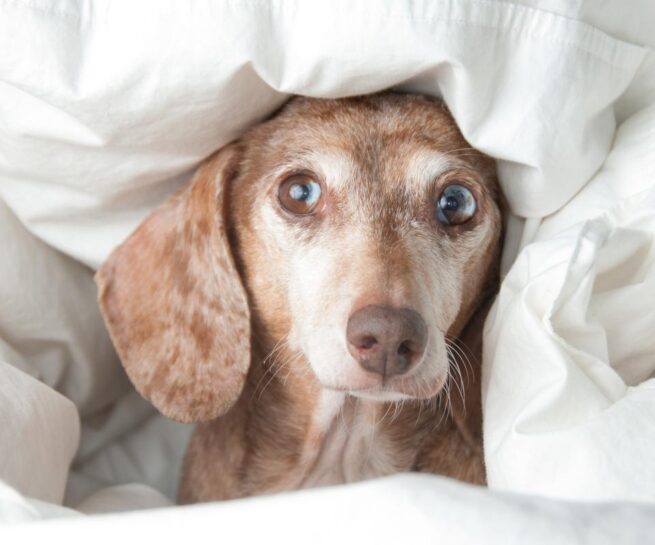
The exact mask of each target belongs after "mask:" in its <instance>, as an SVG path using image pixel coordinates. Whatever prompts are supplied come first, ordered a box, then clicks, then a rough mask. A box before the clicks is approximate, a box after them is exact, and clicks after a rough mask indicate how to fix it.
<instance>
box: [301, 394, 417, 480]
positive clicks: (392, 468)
mask: <svg viewBox="0 0 655 545" xmlns="http://www.w3.org/2000/svg"><path fill="white" fill-rule="evenodd" d="M389 418H390V415H388V414H387V415H384V414H381V411H380V406H379V405H377V404H374V403H369V402H365V401H361V400H357V401H356V400H352V399H348V398H346V396H345V395H343V394H341V393H334V392H327V391H324V392H323V393H322V394H321V396H320V399H319V403H318V404H317V407H316V409H315V411H314V414H313V423H312V429H311V430H310V436H309V440H308V441H307V443H306V444H305V449H304V452H303V463H302V464H301V466H302V467H303V468H304V471H303V475H302V480H301V482H300V483H299V484H298V488H311V487H315V486H324V485H333V484H341V483H348V482H353V481H360V480H364V479H370V478H373V477H379V476H383V475H389V474H393V473H398V472H400V471H408V470H409V469H411V466H412V464H413V461H414V456H413V455H414V453H413V452H411V449H407V448H404V447H403V446H402V445H399V444H398V443H397V442H395V441H393V440H392V436H391V434H390V430H389V426H388V422H389Z"/></svg>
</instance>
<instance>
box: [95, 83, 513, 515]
mask: <svg viewBox="0 0 655 545" xmlns="http://www.w3.org/2000/svg"><path fill="white" fill-rule="evenodd" d="M503 214H504V213H503V198H502V195H501V193H500V189H499V186H498V182H497V178H496V171H495V164H494V162H493V160H492V159H491V158H489V157H487V156H485V155H484V154H482V153H481V152H479V151H476V150H474V149H473V148H471V146H470V145H469V144H468V143H467V142H466V141H465V140H464V138H463V136H462V134H461V133H460V131H459V130H458V128H457V125H456V124H455V122H454V120H453V118H452V117H451V115H450V113H449V112H448V110H447V108H446V106H445V105H444V104H443V102H441V101H440V100H439V99H435V98H430V97H425V96H421V95H411V94H401V93H394V92H385V93H380V94H375V95H368V96H361V97H354V98H345V99H336V100H328V99H314V98H304V97H295V98H293V99H292V100H290V101H289V102H288V103H287V104H286V105H285V106H283V107H282V109H281V110H280V111H279V112H278V113H277V114H276V115H274V116H273V117H272V118H271V119H269V120H267V121H265V122H263V123H261V124H259V125H257V126H255V127H253V128H252V129H250V130H249V131H248V132H246V133H245V134H244V135H243V136H242V137H241V138H240V139H239V140H237V141H235V142H233V143H230V144H229V145H227V146H226V147H224V148H222V149H221V150H219V151H218V152H217V153H216V154H214V155H213V156H212V157H211V158H209V159H208V160H206V161H205V163H204V164H203V165H202V166H201V167H200V168H199V170H198V171H197V173H196V175H195V177H194V178H193V180H192V181H191V183H190V184H189V185H188V186H186V187H184V188H182V190H181V191H179V192H178V193H176V194H175V195H173V196H172V197H171V198H170V199H169V200H168V201H167V202H165V204H163V205H162V206H160V207H159V208H158V209H156V210H155V211H154V212H153V213H152V214H151V215H150V216H149V217H148V218H147V219H146V220H145V221H144V222H143V223H142V224H141V226H140V227H139V228H138V229H137V230H136V231H135V232H134V233H133V234H132V235H131V236H130V237H129V238H128V239H127V240H126V241H125V242H124V243H123V244H121V245H120V246H119V247H118V248H117V249H116V250H114V252H113V253H112V254H111V256H110V257H109V258H108V260H107V261H106V262H105V263H104V264H103V266H102V267H101V268H100V270H99V271H98V273H97V275H96V281H97V284H98V288H99V304H100V307H101V310H102V313H103V317H104V319H105V322H106V324H107V327H108V330H109V333H110V335H111V338H112V340H113V342H114V344H115V347H116V350H117V352H118V354H119V356H120V359H121V361H122V363H123V365H124V367H125V370H126V372H127V374H128V376H129V377H130V379H131V380H132V382H133V383H134V385H135V387H136V389H137V390H138V391H139V392H140V393H141V395H143V397H145V398H146V399H148V400H150V401H151V402H152V404H153V405H154V406H155V407H156V408H157V409H159V410H160V411H161V412H162V413H163V414H165V415H167V416H168V417H170V418H172V419H175V420H178V421H182V422H196V423H198V425H197V426H196V428H195V431H194V433H193V436H192V438H191V441H190V444H189V447H188V450H187V454H186V457H185V461H184V464H183V469H182V477H181V481H180V485H179V492H178V495H179V500H180V501H181V502H182V503H190V502H198V501H210V500H224V499H232V498H241V497H246V496H252V495H257V494H265V493H273V492H278V491H285V490H293V489H300V488H307V487H314V486H321V485H329V484H338V483H346V482H351V481H357V480H362V479H367V478H372V477H376V476H382V475H388V474H392V473H397V472H404V471H422V472H429V473H438V474H443V475H447V476H451V477H454V478H457V479H461V480H463V481H467V482H471V483H478V484H483V483H484V482H485V470H484V461H483V451H482V439H481V420H482V419H481V401H480V384H479V372H480V364H479V359H480V348H481V331H482V325H483V322H484V319H485V316H486V314H487V312H488V310H489V308H490V305H491V302H492V301H493V298H494V295H495V294H496V292H497V289H498V284H499V259H500V252H501V245H502V235H503ZM466 375H468V377H467V376H466Z"/></svg>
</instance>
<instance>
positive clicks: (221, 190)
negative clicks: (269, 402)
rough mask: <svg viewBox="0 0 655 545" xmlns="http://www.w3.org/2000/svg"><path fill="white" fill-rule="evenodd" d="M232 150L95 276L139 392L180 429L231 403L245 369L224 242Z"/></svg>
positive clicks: (244, 315)
mask: <svg viewBox="0 0 655 545" xmlns="http://www.w3.org/2000/svg"><path fill="white" fill-rule="evenodd" d="M238 156H239V152H238V148H237V145H236V144H232V145H230V146H228V147H226V148H223V149H222V150H221V151H220V152H218V154H217V155H215V156H214V157H213V158H212V159H210V160H209V161H207V162H206V163H205V164H204V165H203V166H202V167H201V168H200V170H199V171H198V172H197V173H196V175H195V178H194V179H193V181H192V182H191V184H190V185H189V186H187V187H186V188H185V189H184V190H183V191H181V192H179V193H177V194H175V195H173V196H172V197H171V198H170V199H169V200H168V201H167V202H166V203H164V204H163V205H162V206H161V207H159V208H158V209H157V210H155V211H154V212H153V213H152V214H151V215H150V216H149V217H148V218H147V219H146V220H145V221H144V222H143V223H142V224H141V226H140V227H139V228H138V229H137V230H136V231H135V232H134V233H133V234H132V235H131V236H130V237H129V238H128V239H127V240H126V241H125V242H124V243H123V244H121V245H120V246H119V247H118V248H116V250H114V252H113V253H112V254H111V256H110V257H109V259H108V260H107V261H106V262H105V263H104V265H103V266H102V268H101V269H100V270H99V271H98V273H97V274H96V282H97V284H98V288H99V302H100V307H101V310H102V314H103V316H104V319H105V322H106V324H107V327H108V328H109V333H110V335H111V338H112V340H113V342H114V345H115V346H116V350H117V351H118V355H119V356H120V359H121V361H122V362H123V365H124V367H125V370H126V371H127V374H128V376H129V377H130V379H131V380H132V382H133V383H134V385H135V386H136V389H137V390H138V391H139V393H140V394H141V395H142V396H143V397H145V398H146V399H148V400H150V401H151V402H152V404H153V405H154V406H155V407H157V409H159V410H160V411H161V412H162V413H164V414H165V415H166V416H168V417H170V418H172V419H174V420H179V421H182V422H200V421H207V420H211V419H213V418H215V417H217V416H220V415H222V414H224V413H225V412H226V411H227V410H228V409H229V408H230V407H231V406H232V405H233V404H234V402H235V401H236V400H237V398H238V397H239V395H240V393H241V390H242V389H243V385H244V382H245V378H246V375H247V372H248V367H249V364H250V313H249V309H248V302H247V296H246V293H245V290H244V288H243V285H242V283H241V279H240V277H239V274H238V272H237V269H236V267H235V262H234V258H233V256H232V251H231V248H230V243H229V240H228V236H227V226H226V220H225V218H226V216H227V212H226V210H227V203H226V198H227V197H226V195H227V193H228V188H227V183H228V181H229V179H230V178H231V177H232V176H233V175H234V173H235V171H236V168H237V166H238Z"/></svg>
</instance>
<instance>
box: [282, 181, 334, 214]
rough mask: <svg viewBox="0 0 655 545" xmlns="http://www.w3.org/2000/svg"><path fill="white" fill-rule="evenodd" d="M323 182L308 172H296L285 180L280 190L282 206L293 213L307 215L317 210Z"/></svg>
mask: <svg viewBox="0 0 655 545" xmlns="http://www.w3.org/2000/svg"><path fill="white" fill-rule="evenodd" d="M322 193H323V191H322V190H321V184H319V183H318V182H317V181H316V180H314V179H313V178H312V177H311V176H308V175H307V174H295V175H293V176H290V177H289V178H287V179H286V180H284V181H283V182H282V183H281V184H280V188H279V190H278V198H279V200H280V204H281V205H282V207H283V208H284V209H285V210H287V211H289V212H291V213H292V214H298V215H305V214H311V213H312V212H314V211H316V209H317V207H318V205H319V203H320V202H321V197H322Z"/></svg>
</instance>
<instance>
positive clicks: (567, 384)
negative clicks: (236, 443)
mask: <svg viewBox="0 0 655 545" xmlns="http://www.w3.org/2000/svg"><path fill="white" fill-rule="evenodd" d="M654 25H655V5H654V4H652V2H650V1H649V0H643V1H640V0H634V1H633V2H631V3H630V7H629V8H628V7H626V2H625V0H608V1H605V2H602V3H597V2H584V1H583V0H579V1H576V2H564V1H561V2H559V1H552V0H551V1H543V2H539V1H537V0H522V1H517V2H506V1H491V0H456V1H455V0H453V1H451V2H445V1H444V2H434V1H433V0H425V1H424V2H421V1H415V2H400V1H391V2H384V3H381V2H377V1H375V0H369V1H366V0H341V1H339V0H336V1H330V2H328V1H319V0H316V1H315V0H312V1H311V2H302V1H301V0H297V1H295V2H294V1H284V2H282V1H279V2H275V1H270V2H268V1H266V2H264V1H249V2H236V1H234V2H229V1H213V2H209V1H207V2H202V1H194V2H174V1H172V0H160V1H157V2H154V1H153V2H148V1H143V2H130V3H125V2H96V3H91V2H84V1H82V0H68V1H66V0H59V1H56V0H47V1H46V0H43V1H40V0H31V1H27V0H24V1H21V0H0V51H2V54H0V199H1V202H0V226H1V229H0V248H2V256H0V257H1V259H0V278H1V279H2V282H0V361H1V362H2V363H0V479H1V480H2V481H4V483H5V484H1V483H0V518H4V519H6V520H14V521H17V520H31V519H38V518H47V517H52V516H58V515H70V516H72V517H73V518H72V519H71V518H66V519H62V520H61V521H59V522H57V523H56V527H57V528H60V529H61V528H62V526H66V528H67V531H77V532H79V534H78V535H82V532H85V531H87V530H88V529H89V528H90V527H94V528H96V529H97V531H98V532H100V531H101V530H102V529H104V528H106V527H112V528H125V526H123V525H127V524H128V523H129V524H132V525H141V526H140V527H142V528H152V527H153V526H154V525H157V526H158V527H160V528H163V529H165V528H166V524H167V522H166V521H170V520H171V519H170V514H169V513H168V511H163V512H161V514H157V513H152V514H147V515H146V514H131V515H117V516H116V517H112V518H98V519H96V518H91V519H80V518H78V517H77V516H76V513H77V512H79V511H84V512H95V513H97V512H107V511H116V510H129V509H137V508H142V507H159V506H162V505H165V504H167V503H168V502H169V501H170V500H167V499H166V496H167V497H168V498H172V497H173V496H174V491H175V484H176V481H177V473H178V470H179V463H180V459H181V456H182V453H183V451H184V447H185V443H186V440H187V438H188V434H189V431H190V430H189V427H187V426H182V425H179V424H175V423H172V422H169V421H167V420H166V419H164V418H163V417H161V416H158V415H156V414H155V413H154V411H153V410H152V408H151V407H150V406H149V405H148V404H147V403H145V402H144V401H143V400H141V399H140V398H139V397H138V396H137V395H136V394H135V392H134V391H133V390H132V389H131V387H130V385H129V383H128V381H127V380H126V378H125V376H124V374H123V372H122V370H121V368H120V364H119V363H118V361H117V359H116V357H115V355H114V353H113V351H112V349H111V345H110V342H109V340H108V338H107V335H106V333H105V330H104V327H103V325H102V321H101V319H100V316H99V313H98V310H97V306H96V303H95V288H94V285H93V282H92V274H93V271H92V268H94V267H96V266H97V265H98V264H100V263H101V262H102V260H103V259H104V258H105V257H106V256H107V254H108V253H109V252H110V251H111V249H112V248H113V247H114V246H116V245H117V244H118V243H120V241H121V240H122V239H123V238H125V236H127V234H129V232H130V231H131V230H132V229H134V228H135V227H136V225H138V223H139V222H140V221H141V220H142V219H143V218H144V217H145V216H146V215H147V214H148V212H149V211H151V210H152V209H153V208H154V207H155V206H157V205H158V204H159V203H161V202H162V200H163V199H164V198H165V197H166V196H167V195H169V194H170V193H171V192H172V191H173V190H174V189H175V188H177V187H179V186H180V185H181V184H182V183H184V182H185V181H186V180H188V177H189V175H190V173H191V172H192V171H193V169H194V168H195V167H196V166H197V165H198V163H199V162H200V161H201V160H202V159H203V158H204V157H206V156H207V155H208V154H210V153H211V152H212V151H214V150H215V149H217V148H219V147H221V146H222V145H224V144H225V143H227V142H228V141H230V140H231V139H233V138H235V137H238V135H239V134H240V133H241V132H243V130H245V128H247V127H248V126H250V125H251V124H253V123H255V122H257V121H258V120H260V119H262V118H263V117H265V116H266V115H268V114H270V113H271V112H273V111H274V110H275V109H276V108H277V107H279V105H280V104H282V103H283V102H284V101H285V100H286V99H287V98H288V96H289V95H290V94H293V93H300V94H306V95H312V96H330V97H336V96H345V95H353V94H359V93H366V92H373V91H377V90H381V89H385V88H389V87H397V88H399V89H402V90H409V91H416V92H424V93H429V94H434V95H441V96H443V98H444V100H445V101H446V103H447V104H448V106H449V107H450V109H451V111H452V112H453V115H454V116H455V118H456V120H457V122H458V124H459V125H460V127H461V129H462V131H463V133H464V135H465V136H466V138H467V139H468V140H469V141H470V142H471V144H472V145H473V146H475V147H477V148H479V149H481V150H483V151H484V152H486V153H488V154H490V155H492V156H494V157H495V158H496V159H497V160H498V168H499V175H500V179H501V183H502V185H503V188H504V190H505V193H506V195H507V199H508V201H509V204H510V205H511V208H512V212H513V214H514V215H513V216H512V217H511V218H510V221H509V224H508V231H507V244H506V251H505V256H504V271H505V272H507V276H506V277H505V279H504V282H503V285H502V289H501V292H500V296H499V298H498V300H497V302H496V305H495V306H494V309H493V311H492V314H491V316H490V318H489V320H488V321H487V326H486V337H485V341H486V344H485V354H484V387H483V393H484V410H485V422H484V424H485V429H484V431H485V447H486V461H487V467H488V476H489V485H490V487H491V488H492V489H504V490H511V491H513V492H518V493H531V494H535V495H539V496H551V497H557V498H561V499H569V500H590V501H591V500H612V501H630V500H643V501H647V502H655V457H654V456H653V455H652V453H653V452H655V379H654V378H653V377H654V374H655V340H654V338H653V336H652V334H651V332H652V331H653V330H655V310H654V309H655V55H653V47H655V36H653V34H652V28H653V26H654ZM153 281H156V276H154V277H153ZM80 420H81V427H80ZM80 430H81V433H80ZM78 439H79V445H78ZM71 462H72V464H73V465H72V471H71V472H70V473H69V472H68V466H69V464H70V463H71ZM132 482H135V483H141V484H139V485H133V486H127V487H118V488H116V487H115V486H114V485H120V484H125V483H132ZM109 487H112V488H109ZM162 494H163V495H162ZM357 497H361V498H362V503H358V504H357V505H358V507H357V509H356V510H353V511H352V512H350V511H347V510H345V508H346V506H347V505H348V503H344V501H345V498H357ZM370 498H375V500H376V501H372V500H371V499H370ZM449 498H453V499H454V500H453V502H452V504H448V501H447V500H448V499H449ZM62 502H64V503H65V505H67V506H68V507H67V508H64V507H59V505H61V504H62ZM377 502H381V503H380V505H387V509H388V510H389V511H391V510H392V508H393V509H399V510H400V511H398V512H399V513H402V517H400V518H397V525H396V526H394V523H393V522H392V521H390V520H389V517H387V516H386V515H385V524H388V525H389V526H384V527H382V526H378V528H392V529H393V528H395V529H393V530H390V532H391V533H389V534H388V535H396V534H393V532H396V531H398V532H399V531H400V529H401V527H406V523H405V522H404V521H405V520H414V521H415V522H416V524H417V526H416V528H417V529H422V531H423V533H425V534H430V532H436V531H437V530H438V529H441V530H442V531H443V532H445V533H446V534H445V535H447V536H451V537H452V539H453V542H457V540H458V539H459V540H466V538H471V537H472V536H473V537H474V536H480V535H482V536H486V537H487V538H488V539H489V540H493V539H498V540H499V542H503V543H507V542H511V541H501V538H502V536H505V537H507V536H508V535H512V536H514V537H517V536H519V535H520V532H519V533H514V534H511V532H517V528H528V527H530V531H533V532H534V533H533V534H526V535H529V536H532V537H534V539H542V538H543V540H544V542H548V543H553V540H554V539H556V538H558V537H560V538H561V539H562V540H564V541H566V539H567V538H569V537H571V536H575V535H579V534H580V533H584V532H582V529H581V527H579V526H577V525H576V522H575V519H576V517H578V516H579V517H582V518H584V519H585V520H589V521H590V522H589V524H590V528H592V527H594V525H596V526H595V527H596V528H601V527H605V528H607V527H610V526H611V527H612V528H613V529H614V530H613V531H616V529H617V528H621V527H623V528H625V529H626V532H628V531H630V532H632V531H634V532H644V533H645V532H647V531H648V524H647V521H648V520H650V521H651V528H650V531H653V528H652V525H653V524H655V522H653V521H655V506H654V505H652V504H651V505H650V506H649V505H647V504H644V505H643V506H641V507H638V506H636V505H635V504H630V503H626V504H623V505H621V506H618V505H617V504H613V505H609V504H608V505H594V504H589V505H582V504H569V503H558V502H552V501H547V500H545V499H538V497H527V496H526V497H522V496H520V495H504V494H499V493H498V492H493V491H492V492H489V491H485V490H482V489H471V488H469V487H465V486H463V485H459V484H457V483H451V482H448V481H445V480H443V479H435V478H431V477H429V476H415V477H411V478H410V477H399V478H396V479H391V480H382V481H379V482H375V483H371V484H369V485H363V486H359V487H358V486H354V487H344V488H338V489H333V490H326V491H315V492H311V493H304V494H289V495H286V496H280V497H278V498H270V499H262V500H253V501H248V502H235V503H233V504H228V505H216V506H203V507H197V508H192V509H188V508H187V509H181V508H178V509H180V510H179V511H174V512H176V513H179V515H176V516H179V517H183V518H184V520H186V521H188V522H189V523H190V524H191V523H193V524H198V523H199V521H201V520H209V519H213V518H214V517H219V516H220V517H223V518H224V520H226V521H227V522H226V523H225V526H226V527H235V525H236V523H237V522H236V521H242V520H244V517H249V516H250V515H249V514H248V513H250V512H251V511H252V510H254V511H255V512H256V513H257V515H256V516H257V517H259V519H261V518H267V519H268V520H269V523H268V525H267V524H261V526H260V527H257V528H255V527H253V528H251V529H250V531H251V532H253V533H256V532H258V531H262V530H263V529H264V528H269V527H271V528H282V527H284V524H283V521H284V520H291V518H290V517H293V515H292V513H295V512H299V511H298V510H303V511H307V512H308V513H320V512H323V511H324V510H326V509H333V510H334V511H331V512H332V513H333V516H334V517H335V518H336V517H345V520H346V522H345V523H344V524H346V526H344V528H353V529H352V531H353V532H354V531H356V530H355V529H354V527H355V526H357V525H364V524H365V523H366V522H367V521H368V522H369V523H370V524H371V525H376V521H378V519H379V516H380V512H379V511H378V509H377V507H376V503H377ZM431 502H434V505H435V506H444V505H445V504H448V508H445V507H444V509H440V508H435V509H433V510H432V509H429V508H428V507H426V504H429V505H432V503H431ZM71 508H72V509H71ZM310 508H311V509H310ZM649 510H650V514H651V517H650V519H649V518H648V517H647V516H645V515H644V513H647V512H649ZM348 513H352V516H349V515H348ZM481 513H484V514H481ZM355 514H357V518H355ZM460 519H461V520H468V519H470V520H472V521H473V522H474V524H472V525H470V526H468V527H467V528H466V529H465V530H462V531H464V532H468V531H470V534H466V533H464V534H462V533H460V534H458V533H457V531H459V530H457V529H456V528H455V526H454V525H453V521H454V520H460ZM312 520H314V521H316V520H318V519H317V518H312V517H311V516H309V514H308V516H307V518H306V521H312ZM271 521H276V524H275V525H272V526H271V524H272V522H271ZM537 521H540V522H537ZM514 523H515V524H516V525H517V526H516V527H515V526H513V524H514ZM51 524H53V523H51ZM230 524H232V526H230ZM307 524H309V522H307ZM534 525H536V527H537V528H536V529H535V528H533V526H534ZM558 525H559V526H561V528H564V529H563V530H561V532H560V533H551V532H554V530H552V528H555V527H557V526H558ZM362 527H363V526H362ZM32 528H34V530H33V531H34V532H41V531H42V532H49V531H50V528H51V526H48V525H46V526H42V527H41V526H39V525H38V524H36V525H32ZM38 528H42V530H39V529H38ZM73 528H78V529H79V530H73ZM485 530H486V531H485ZM569 530H570V532H569ZM102 531H104V530H102ZM333 531H334V532H340V531H341V529H333ZM344 531H347V530H344ZM417 531H418V530H417ZM526 531H527V530H526ZM476 532H477V533H476ZM567 532H569V533H567ZM590 532H591V530H590ZM99 535H100V534H99ZM253 535H254V534H253ZM326 535H333V534H329V533H328V534H326ZM334 535H335V536H336V535H337V534H334ZM417 535H418V534H417ZM638 535H641V536H642V537H643V535H644V534H643V533H642V534H638V533H637V534H629V533H626V534H625V537H626V539H627V538H628V537H631V536H632V537H634V536H638ZM590 536H592V534H591V533H589V534H588V536H587V537H590ZM267 537H268V538H270V535H268V536H267ZM280 537H282V536H280ZM548 538H551V539H550V540H549V539H548ZM517 539H518V537H517ZM477 542H479V540H478V541H477ZM589 542H596V543H597V542H599V541H593V540H590V541H589Z"/></svg>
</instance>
